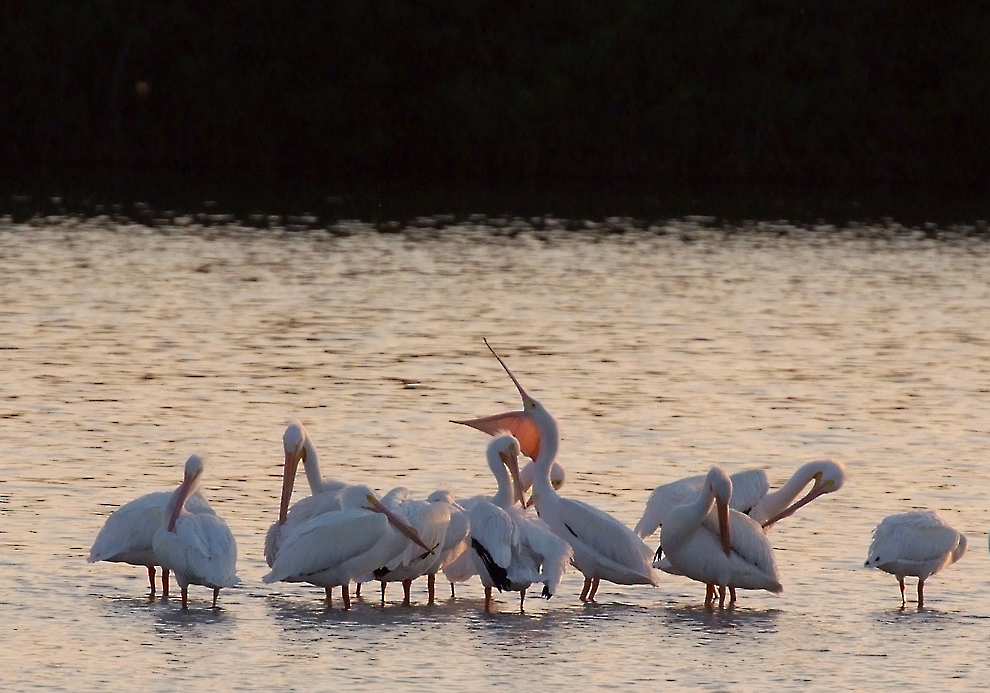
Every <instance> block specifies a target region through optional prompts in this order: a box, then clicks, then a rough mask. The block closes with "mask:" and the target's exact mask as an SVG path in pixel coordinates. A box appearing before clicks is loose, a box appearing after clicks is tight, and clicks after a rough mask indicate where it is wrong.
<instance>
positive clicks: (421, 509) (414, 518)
mask: <svg viewBox="0 0 990 693" xmlns="http://www.w3.org/2000/svg"><path fill="white" fill-rule="evenodd" d="M382 505H384V506H385V507H387V508H388V509H389V510H391V511H392V512H393V513H395V514H396V515H397V516H398V517H400V518H402V520H403V521H404V522H405V523H406V524H407V525H409V527H411V528H412V529H413V530H415V531H416V533H417V534H418V535H419V537H420V539H421V540H422V541H423V543H425V544H426V546H428V547H430V548H431V549H433V553H425V552H424V551H423V549H422V548H421V547H420V546H418V545H416V544H414V543H412V542H406V544H407V545H406V548H405V550H404V551H402V552H401V553H400V554H399V555H397V556H395V557H394V558H392V559H390V560H389V561H387V562H386V563H384V564H382V565H381V566H379V567H378V568H377V569H376V570H375V571H374V572H373V573H371V574H367V575H363V576H359V577H358V581H359V582H369V581H371V580H373V579H374V580H378V581H379V582H380V583H381V593H382V602H383V603H384V602H385V586H386V585H387V584H388V583H389V582H401V583H402V590H403V597H402V603H403V605H404V606H409V604H410V594H409V593H410V589H411V587H412V582H413V580H415V579H416V578H418V577H421V576H423V575H426V574H427V573H429V571H430V570H433V568H434V566H435V565H436V563H437V561H438V560H439V559H440V558H442V551H443V544H444V540H445V539H446V535H447V525H449V524H450V506H449V505H447V504H445V503H431V502H429V501H425V500H418V499H411V498H408V491H407V490H406V489H405V488H404V487H399V488H396V489H392V490H391V491H390V492H389V493H388V494H386V496H385V497H384V498H382Z"/></svg>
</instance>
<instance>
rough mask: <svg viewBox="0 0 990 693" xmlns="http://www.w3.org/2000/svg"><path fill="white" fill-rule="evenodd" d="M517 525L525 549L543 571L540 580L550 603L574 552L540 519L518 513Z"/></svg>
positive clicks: (524, 513)
mask: <svg viewBox="0 0 990 693" xmlns="http://www.w3.org/2000/svg"><path fill="white" fill-rule="evenodd" d="M515 521H516V529H517V531H518V532H519V536H520V544H521V545H522V547H523V549H524V550H526V551H528V552H529V553H530V554H532V555H533V556H536V557H537V559H538V560H537V561H536V566H537V568H538V570H540V571H541V575H540V577H539V579H540V580H542V581H543V584H544V589H543V596H544V597H546V598H547V599H549V598H550V597H552V596H553V595H554V593H555V592H556V591H557V587H558V585H560V581H561V579H562V578H563V577H564V573H566V572H567V566H568V565H570V562H571V559H572V558H573V557H574V552H573V551H572V550H571V547H570V545H569V544H568V543H567V542H565V541H564V540H563V539H561V538H560V537H558V536H557V535H556V534H554V533H553V531H552V530H551V529H550V527H549V526H547V523H545V522H544V521H543V520H541V519H540V518H538V517H534V516H533V515H531V514H530V513H526V512H522V511H518V512H517V514H516V518H515Z"/></svg>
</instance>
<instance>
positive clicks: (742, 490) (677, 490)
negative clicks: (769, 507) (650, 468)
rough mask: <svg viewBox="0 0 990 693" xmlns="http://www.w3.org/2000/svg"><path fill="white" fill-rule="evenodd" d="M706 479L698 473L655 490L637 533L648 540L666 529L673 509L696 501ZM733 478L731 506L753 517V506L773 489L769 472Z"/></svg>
mask: <svg viewBox="0 0 990 693" xmlns="http://www.w3.org/2000/svg"><path fill="white" fill-rule="evenodd" d="M706 478H707V477H706V476H705V475H704V474H698V475H696V476H689V477H686V478H684V479H678V480H677V481H671V482H670V483H667V484H662V485H661V486H657V487H656V488H655V489H653V492H652V493H651V494H650V497H649V498H647V500H646V509H645V510H644V511H643V517H641V518H640V520H639V522H638V523H636V528H635V530H634V531H635V532H636V534H637V535H638V536H640V537H642V538H643V539H646V537H648V536H650V535H651V534H653V533H654V532H656V531H657V529H659V528H660V527H661V526H663V522H664V520H665V519H666V518H667V514H668V513H669V512H670V511H671V510H673V509H674V508H676V507H677V506H678V505H683V504H684V503H687V502H689V501H692V500H694V499H695V498H696V497H697V496H698V493H699V492H700V491H701V489H702V487H703V486H704V485H705V480H706ZM731 479H732V498H730V499H729V507H730V508H732V509H733V510H738V511H739V512H742V513H746V514H749V511H750V510H751V509H752V508H753V506H755V505H756V504H757V503H758V502H759V501H760V499H761V498H763V497H764V496H765V495H766V493H767V491H769V490H770V481H769V480H768V479H767V473H766V472H764V471H763V470H762V469H749V470H746V471H744V472H736V473H735V474H733V475H732V477H731Z"/></svg>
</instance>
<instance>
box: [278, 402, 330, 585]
mask: <svg viewBox="0 0 990 693" xmlns="http://www.w3.org/2000/svg"><path fill="white" fill-rule="evenodd" d="M282 448H283V450H284V452H285V467H284V468H283V472H282V499H281V502H280V503H279V508H278V520H277V521H276V522H274V523H273V524H272V526H271V527H269V528H268V534H266V535H265V561H267V563H268V567H269V568H270V567H271V566H272V563H273V561H274V560H275V556H276V554H277V553H278V549H279V545H280V543H281V541H282V537H283V536H284V535H285V534H287V533H288V532H289V531H290V530H291V528H292V526H293V525H300V524H302V523H303V522H306V521H307V520H310V519H312V518H313V517H316V516H317V515H320V514H321V513H325V512H332V511H335V510H340V508H341V505H340V495H341V493H342V492H343V491H344V489H346V488H347V486H348V484H346V483H344V482H343V481H337V480H335V479H324V478H323V475H322V473H321V472H320V458H319V456H318V455H317V454H316V446H315V445H314V444H313V439H312V438H310V437H309V433H307V432H306V429H305V428H304V427H303V425H302V424H301V423H299V422H298V421H293V422H292V423H290V424H289V425H288V426H287V427H286V429H285V433H284V434H283V435H282ZM300 461H301V462H302V463H303V469H304V470H306V479H307V480H308V481H309V489H310V492H311V494H312V495H310V496H306V497H304V498H301V499H300V500H298V501H296V503H295V505H293V506H292V508H291V509H290V508H289V501H290V500H291V498H292V488H293V486H294V484H295V481H296V470H297V469H298V467H299V462H300ZM286 525H287V526H286Z"/></svg>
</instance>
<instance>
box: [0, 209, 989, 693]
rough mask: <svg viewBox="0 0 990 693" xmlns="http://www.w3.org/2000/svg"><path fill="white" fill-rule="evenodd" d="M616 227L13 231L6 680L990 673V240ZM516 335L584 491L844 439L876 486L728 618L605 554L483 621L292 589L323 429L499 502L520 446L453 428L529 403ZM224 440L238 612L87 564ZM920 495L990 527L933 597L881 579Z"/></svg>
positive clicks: (605, 493) (198, 593) (811, 536)
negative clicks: (279, 532) (292, 426)
mask: <svg viewBox="0 0 990 693" xmlns="http://www.w3.org/2000/svg"><path fill="white" fill-rule="evenodd" d="M221 221H222V220H221ZM588 226H589V228H587V229H586V230H574V229H573V228H571V229H570V230H565V229H563V228H562V227H561V228H559V229H558V228H556V227H555V224H554V223H541V224H540V227H539V228H538V229H534V227H533V226H532V225H531V224H530V223H528V222H524V221H521V220H516V221H513V220H501V221H498V223H495V222H494V221H493V220H485V219H480V220H475V221H463V222H460V221H458V222H456V223H452V224H448V225H446V227H445V228H443V229H442V230H437V229H433V228H428V227H424V228H407V229H405V230H404V231H402V232H400V233H379V232H376V231H375V230H374V229H372V228H371V227H369V226H366V225H363V224H359V223H343V224H339V225H337V226H336V227H334V229H333V230H332V232H328V231H325V230H307V231H298V232H287V231H279V230H271V229H266V230H256V229H249V228H242V227H238V226H234V225H230V224H226V223H221V224H220V225H217V226H212V227H207V226H202V225H200V224H198V223H196V222H195V220H192V221H190V220H173V221H172V222H170V223H169V224H165V225H162V226H160V227H159V228H156V229H149V228H147V227H144V226H138V225H132V224H129V223H125V222H122V221H119V220H116V221H115V220H113V219H111V218H95V219H87V220H79V219H73V218H65V219H60V220H47V221H45V222H44V223H33V224H20V223H14V222H13V221H11V220H10V219H9V218H8V219H6V220H4V221H3V222H2V223H0V263H2V267H3V269H4V271H3V272H2V273H0V291H2V296H3V303H2V305H0V338H2V343H0V347H2V350H3V352H2V353H3V356H4V363H5V365H4V367H3V369H4V376H3V378H2V379H0V435H2V439H3V441H4V449H5V454H4V458H3V462H2V463H0V465H2V470H3V473H2V475H0V477H2V478H0V514H2V517H3V522H2V524H0V541H2V545H3V561H2V562H0V581H2V584H3V585H4V587H5V589H4V591H3V594H2V595H0V615H2V619H3V622H4V624H5V627H4V628H3V629H2V630H0V646H2V648H3V649H4V651H6V652H8V653H12V652H16V653H17V656H16V657H8V660H7V664H6V665H5V667H4V670H3V672H2V673H0V682H2V683H3V687H4V688H5V689H8V690H9V689H15V688H16V689H31V688H37V689H41V688H44V689H51V688H62V689H72V690H96V689H106V688H109V687H119V686H120V685H124V684H125V683H126V685H128V687H132V688H151V687H156V686H157V687H161V686H165V687H167V688H178V687H181V686H185V685H189V684H194V685H198V686H200V687H204V686H210V685H213V686H222V687H225V688H239V689H245V690H250V689H264V690H270V689H275V688H278V689H285V690H315V689H322V690H326V689H329V688H338V687H340V688H343V687H347V688H350V689H354V690H379V689H380V688H381V687H382V686H385V685H391V684H394V683H397V684H398V685H399V688H400V689H402V690H435V689H438V688H445V689H446V688H455V687H456V688H463V689H466V690H487V689H490V688H492V687H496V686H497V687H518V686H520V685H522V686H531V685H539V686H540V687H542V688H546V689H553V690H560V689H563V688H565V687H571V686H574V685H581V686H584V687H588V686H596V685H606V684H630V685H644V684H645V685H655V686H662V685H664V684H667V685H668V686H670V687H672V688H686V687H691V688H699V687H700V688H705V689H713V690H722V689H729V690H757V689H766V688H767V687H768V686H770V687H773V688H775V689H781V690H798V689H800V690H808V689H819V690H834V689H836V688H859V689H865V688H871V689H893V688H899V687H905V686H907V687H911V688H925V687H932V686H941V687H945V686H949V687H953V688H966V687H969V688H975V687H979V686H981V685H982V683H983V682H984V681H985V680H986V678H987V676H988V674H990V667H988V665H987V664H986V663H985V662H986V658H985V656H983V655H984V652H985V647H984V643H985V641H986V633H987V631H986V628H987V620H986V619H987V618H988V617H990V606H988V605H987V604H988V601H987V599H986V596H987V595H988V594H990V581H988V579H987V577H986V575H987V570H986V567H987V559H988V556H987V551H986V546H987V528H988V526H990V517H988V515H987V502H986V494H985V489H986V488H987V487H988V483H990V478H988V477H990V473H988V471H987V466H986V464H985V460H986V450H987V449H988V448H990V413H988V412H990V407H987V398H988V395H987V391H988V383H990V365H988V359H987V355H988V353H990V348H988V347H990V320H988V316H987V306H988V305H990V284H988V282H987V281H986V277H987V268H988V264H990V244H988V243H987V241H986V240H985V239H984V238H982V237H980V236H971V235H967V234H966V233H952V234H947V235H945V237H940V236H942V235H943V234H940V233H932V232H931V229H929V230H928V232H911V231H909V230H905V229H890V228H875V227H862V226H861V227H851V228H848V229H835V228H831V227H826V228H795V227H793V226H789V225H786V224H763V225H760V226H759V227H757V226H751V227H748V228H728V229H712V228H708V224H707V223H705V221H704V220H679V221H672V222H669V223H666V224H660V225H654V226H651V227H649V228H646V229H641V228H640V229H632V228H630V229H628V230H626V231H625V232H624V233H607V232H604V231H603V230H602V229H601V228H596V227H595V225H591V224H589V225H588ZM613 226H614V225H613ZM619 226H620V227H621V223H619ZM612 230H613V231H614V230H616V229H615V228H613V229H612ZM620 230H621V229H620ZM484 337H487V338H488V339H489V340H490V341H491V342H492V343H493V344H494V345H495V346H496V348H498V349H499V350H500V352H501V354H502V356H503V357H504V358H505V359H506V360H507V362H508V363H509V365H510V367H511V368H513V370H514V372H515V373H516V375H517V376H518V377H519V378H520V380H521V381H522V383H523V384H524V385H525V386H526V387H527V389H529V390H530V392H531V393H532V394H533V395H534V396H536V397H538V398H539V399H540V400H541V401H542V402H543V404H544V405H545V406H546V407H547V408H548V409H549V410H550V411H551V412H552V413H553V414H554V415H555V417H556V418H557V420H558V422H559V424H560V428H561V433H562V444H561V456H560V461H561V462H562V463H563V464H564V465H565V466H566V467H567V470H568V477H567V485H566V486H565V490H564V493H565V494H566V495H569V496H571V497H574V498H579V499H582V500H585V501H587V502H590V503H592V504H595V505H597V506H598V507H600V508H602V509H604V510H607V511H608V512H611V513H613V514H614V515H615V516H616V517H618V518H619V519H621V520H622V521H624V522H625V523H627V524H628V525H630V526H632V525H633V524H635V522H636V521H637V520H638V518H639V516H640V514H641V512H642V508H643V505H644V503H645V500H646V497H647V496H648V494H649V491H650V490H651V489H652V488H653V487H655V486H656V485H658V484H660V483H663V482H665V481H670V480H673V479H676V478H679V477H682V476H686V475H690V474H698V473H703V472H704V471H705V470H706V469H707V468H708V467H709V466H710V465H711V464H714V463H720V464H723V465H724V466H726V467H727V468H728V469H729V470H730V471H735V470H739V469H744V468H750V467H762V468H765V469H766V470H767V472H768V474H769V476H770V478H771V483H772V484H773V485H774V486H778V485H780V484H782V483H783V482H784V481H785V480H786V479H787V478H788V477H789V476H790V474H791V473H792V472H793V471H794V470H795V469H796V468H797V467H798V465H799V464H800V463H802V462H804V461H807V460H810V459H813V458H815V457H822V456H836V457H839V458H841V459H843V460H844V461H845V462H846V465H847V470H848V475H849V479H848V482H847V485H846V487H845V488H843V489H842V490H841V491H840V492H839V493H837V494H833V495H831V496H827V497H825V498H824V499H822V500H820V501H817V502H815V503H813V504H812V505H811V506H809V507H807V508H806V509H804V510H802V511H801V512H800V513H799V514H798V515H796V516H795V517H793V518H791V519H789V520H787V521H786V522H784V523H781V524H780V525H779V526H778V527H777V528H776V529H775V530H774V531H773V532H772V534H771V539H772V542H773V544H774V546H775V548H776V550H777V561H778V564H779V567H780V571H781V576H782V582H783V584H784V593H783V594H782V595H780V596H774V595H770V594H767V593H752V592H747V593H743V595H742V597H741V601H740V603H739V605H738V606H737V607H736V608H735V609H734V610H732V611H729V610H726V611H718V610H715V611H708V610H705V609H704V608H703V607H702V605H701V602H702V600H703V594H704V590H703V588H701V586H700V585H698V584H695V583H692V582H690V581H688V580H686V579H682V578H676V577H671V576H665V578H664V580H663V583H662V585H661V586H660V587H658V588H648V587H623V586H616V585H611V584H604V583H603V585H602V588H601V590H600V592H599V602H598V603H597V604H593V605H584V604H581V603H580V602H579V601H578V599H577V594H578V592H579V591H580V586H581V577H580V576H579V575H578V574H577V573H575V572H571V573H569V574H568V575H567V577H566V578H565V580H564V583H563V585H562V587H561V589H560V591H559V592H558V594H557V596H555V597H554V598H553V599H552V600H551V601H549V602H545V601H543V600H540V599H536V598H532V599H530V600H528V601H527V605H526V610H525V613H520V612H519V609H518V604H517V600H516V597H514V596H512V595H504V596H502V597H501V598H500V599H499V600H498V606H497V610H498V613H496V614H492V615H485V614H483V613H481V609H480V607H481V605H482V602H483V599H482V589H481V587H480V585H479V584H478V583H477V582H473V583H469V584H467V585H464V586H461V587H460V589H459V596H458V598H457V599H453V600H451V599H443V600H441V601H440V603H438V604H437V605H435V606H427V605H426V604H425V602H426V595H425V585H421V584H419V583H417V584H416V585H414V595H413V596H414V599H413V600H414V605H413V606H412V607H410V608H403V607H402V606H401V605H400V604H399V603H398V602H399V599H400V598H401V590H400V589H398V587H397V586H393V588H392V590H391V591H390V593H389V600H388V603H387V605H386V606H384V607H382V606H381V605H380V604H378V603H377V601H376V600H375V599H373V598H367V597H366V599H365V600H364V601H361V602H359V603H358V604H357V606H356V607H355V608H354V609H353V610H352V611H351V612H349V613H345V612H343V611H341V610H339V609H336V608H335V609H333V610H330V611H327V610H325V609H324V607H323V605H322V603H321V601H320V597H321V595H322V591H321V590H318V589H314V588H309V587H306V586H304V585H276V586H268V585H264V584H262V583H261V580H260V578H261V576H262V575H263V574H264V573H265V572H266V570H267V569H266V566H265V564H264V558H263V554H262V546H263V537H264V532H265V530H266V529H267V527H268V525H269V524H270V523H271V522H272V521H273V520H274V519H275V516H276V514H277V502H278V493H279V484H280V481H279V476H280V472H281V463H282V453H281V434H282V431H283V429H284V427H285V425H286V424H287V423H288V422H289V421H290V420H291V419H294V418H296V419H299V420H301V421H303V422H304V423H305V424H306V426H307V428H308V429H309V432H310V434H311V435H312V436H313V437H314V439H315V440H316V443H317V445H318V447H319V449H320V452H321V461H322V464H323V466H324V471H325V473H327V474H330V475H333V476H335V477H339V478H342V479H346V480H351V481H363V482H366V483H369V484H370V485H372V486H374V487H376V488H378V489H380V490H383V491H386V490H388V489H390V488H392V487H393V486H396V485H404V486H407V487H409V489H410V491H411V492H412V493H413V494H414V495H416V496H425V495H426V494H428V493H429V492H430V491H432V490H434V489H436V488H438V487H448V488H450V489H451V490H452V491H453V492H454V493H455V494H457V495H473V494H476V493H480V492H485V491H489V490H490V489H491V488H492V480H491V479H490V475H489V473H488V471H487V468H486V466H485V463H484V446H485V444H486V442H487V439H486V437H485V436H483V435H481V434H479V433H477V432H475V431H472V430H470V429H466V428H461V427H457V426H454V425H453V424H450V423H449V420H450V419H456V418H465V417H470V416H478V415H483V414H490V413H495V412H498V411H502V410H505V409H508V408H515V407H516V406H517V405H518V402H517V396H516V393H515V390H514V388H513V387H512V384H511V382H510V381H509V380H508V379H507V378H506V377H505V375H504V373H503V372H502V371H501V369H500V368H499V366H498V364H497V363H496V362H495V360H494V359H493V358H492V357H491V356H490V354H489V353H488V351H487V349H486V348H485V346H484V344H483V341H482V339H483V338H484ZM195 451H198V452H202V453H204V454H206V455H207V456H208V468H207V472H206V474H205V488H206V492H207V494H208V495H209V497H210V498H211V500H212V502H213V504H214V507H215V509H216V510H217V512H218V513H219V514H221V515H222V516H223V517H224V518H225V519H226V520H227V522H228V524H229V525H230V526H231V528H232V529H233V531H234V533H235V535H236V537H237V541H238V545H239V549H240V553H239V563H238V571H239V574H240V575H241V577H242V579H243V584H242V586H241V587H239V588H236V589H231V590H225V591H224V592H223V593H222V594H221V597H220V606H221V608H220V609H218V610H216V611H212V610H210V609H209V608H208V607H209V596H210V595H209V591H208V590H206V589H205V588H196V587H195V586H194V587H192V588H190V589H191V608H190V609H189V611H187V612H182V611H180V610H179V608H178V605H177V604H176V603H175V602H161V601H149V600H148V599H147V598H146V581H147V576H146V574H145V573H144V571H143V570H142V569H139V568H131V567H127V566H119V565H112V564H94V565H90V564H87V563H86V562H85V556H86V554H87V553H88V550H89V546H90V544H91V543H92V540H93V538H94V537H95V535H96V533H97V531H98V530H99V528H100V526H101V525H102V523H103V521H104V519H105V517H106V515H107V514H109V513H110V512H111V511H112V510H113V509H114V508H116V507H118V506H119V505H121V504H122V503H124V502H126V501H128V500H130V499H132V498H134V497H136V496H138V495H141V494H143V493H146V492H148V491H151V490H158V489H169V488H174V486H175V485H176V484H177V483H178V481H179V480H180V477H181V469H182V464H183V462H184V460H185V458H186V457H187V456H188V455H189V454H190V453H191V452H195ZM304 487H305V485H304V484H303V489H304ZM297 488H298V486H297ZM918 507H928V508H936V509H939V510H940V511H941V512H942V514H943V516H944V517H946V519H947V520H948V521H949V522H950V523H952V524H953V525H954V526H956V527H957V528H959V529H960V530H962V531H964V532H965V533H966V534H967V535H968V536H969V539H970V553H969V554H968V555H967V556H965V557H964V558H963V560H962V561H961V562H960V563H958V564H956V565H954V566H952V567H950V568H949V569H947V570H946V571H945V572H943V573H941V574H939V575H937V576H935V577H934V578H932V579H931V580H930V581H929V583H928V590H927V595H926V596H927V601H926V608H925V609H924V610H922V611H920V612H919V610H918V609H917V608H916V606H915V605H913V604H911V603H909V604H908V607H907V608H905V609H901V608H900V599H899V596H898V592H897V585H896V581H895V580H894V578H893V577H892V576H889V575H886V574H883V573H880V572H878V571H869V570H866V569H864V568H863V567H862V562H863V560H864V559H865V557H866V548H867V546H868V544H869V540H870V532H871V530H872V528H873V526H874V525H875V524H876V523H877V522H878V521H879V520H880V519H882V518H883V517H884V516H885V515H887V514H890V513H893V512H901V511H905V510H908V509H911V508H918ZM650 543H651V544H653V545H655V543H656V539H655V538H652V539H651V540H650ZM911 587H912V589H913V584H912V585H911ZM373 591H374V590H370V592H373ZM440 593H441V594H442V595H445V594H446V592H445V590H444V589H443V588H441V591H440Z"/></svg>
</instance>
